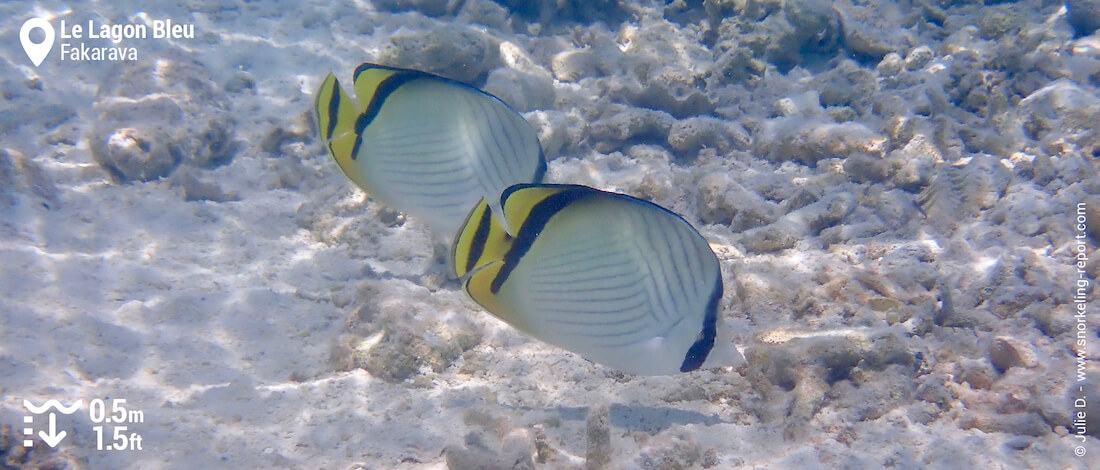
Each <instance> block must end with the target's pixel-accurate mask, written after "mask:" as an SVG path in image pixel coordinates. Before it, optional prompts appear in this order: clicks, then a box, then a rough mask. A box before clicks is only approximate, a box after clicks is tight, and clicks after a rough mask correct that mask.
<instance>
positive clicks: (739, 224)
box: [696, 172, 779, 232]
mask: <svg viewBox="0 0 1100 470" xmlns="http://www.w3.org/2000/svg"><path fill="white" fill-rule="evenodd" d="M697 188H698V192H697V194H696V207H697V211H698V214H699V220H701V221H703V223H707V224H724V225H729V227H730V229H731V230H733V231H734V232H741V231H745V230H748V229H751V228H755V227H760V226H763V225H767V224H770V223H772V222H774V221H775V219H776V214H777V213H778V212H779V211H778V207H777V205H776V204H775V203H773V202H769V201H766V200H765V199H764V198H763V197H761V196H760V195H759V194H757V193H755V192H752V191H749V190H747V189H745V188H744V187H743V186H741V184H740V183H737V182H736V181H734V180H733V179H732V178H731V177H730V176H729V175H728V174H727V173H724V172H721V173H710V174H707V175H705V176H703V177H702V178H700V179H699V182H698V184H697Z"/></svg>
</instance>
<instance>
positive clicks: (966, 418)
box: [959, 412, 1050, 437]
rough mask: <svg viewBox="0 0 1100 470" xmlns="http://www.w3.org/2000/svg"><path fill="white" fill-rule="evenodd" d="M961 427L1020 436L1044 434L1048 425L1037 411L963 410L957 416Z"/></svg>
mask: <svg viewBox="0 0 1100 470" xmlns="http://www.w3.org/2000/svg"><path fill="white" fill-rule="evenodd" d="M959 427H960V428H962V429H977V430H979V431H982V432H984V433H995V432H1003V433H1010V434H1018V435H1021V436H1035V437H1040V436H1045V435H1047V434H1050V425H1048V424H1047V423H1046V421H1043V417H1042V416H1039V414H1038V413H1014V414H990V413H978V412H965V413H963V414H962V416H961V417H960V418H959Z"/></svg>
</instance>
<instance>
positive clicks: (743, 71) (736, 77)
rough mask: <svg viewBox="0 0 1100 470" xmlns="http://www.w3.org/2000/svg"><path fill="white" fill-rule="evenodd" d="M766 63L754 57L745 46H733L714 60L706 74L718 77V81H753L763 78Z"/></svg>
mask: <svg viewBox="0 0 1100 470" xmlns="http://www.w3.org/2000/svg"><path fill="white" fill-rule="evenodd" d="M766 70H767V64H765V63H764V62H762V61H760V60H758V59H756V58H755V57H754V56H753V54H752V50H751V49H749V48H747V47H734V48H731V49H730V50H728V51H726V52H723V53H722V55H720V56H718V59H717V60H715V61H714V65H713V66H712V67H711V68H710V70H709V71H708V72H707V74H708V76H714V77H718V83H720V84H722V85H730V84H734V83H753V82H755V81H758V80H760V79H762V78H764V73H765V71H766Z"/></svg>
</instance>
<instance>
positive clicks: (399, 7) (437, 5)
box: [374, 0, 461, 16]
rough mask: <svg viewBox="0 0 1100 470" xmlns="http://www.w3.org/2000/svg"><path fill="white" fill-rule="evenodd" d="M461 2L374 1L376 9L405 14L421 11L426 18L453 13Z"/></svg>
mask: <svg viewBox="0 0 1100 470" xmlns="http://www.w3.org/2000/svg"><path fill="white" fill-rule="evenodd" d="M458 5H461V2H455V1H454V0H374V6H375V8H378V9H380V10H386V11H392V12H403V11H419V12H421V13H423V14H424V15H426V16H442V15H446V14H448V13H453V12H454V10H455V8H456V7H457V6H458Z"/></svg>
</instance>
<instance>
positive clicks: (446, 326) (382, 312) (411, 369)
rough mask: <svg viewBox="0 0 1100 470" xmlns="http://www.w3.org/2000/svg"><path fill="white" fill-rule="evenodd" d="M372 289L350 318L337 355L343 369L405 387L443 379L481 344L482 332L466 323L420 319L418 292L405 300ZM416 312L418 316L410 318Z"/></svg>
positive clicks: (408, 294) (368, 286) (421, 292)
mask: <svg viewBox="0 0 1100 470" xmlns="http://www.w3.org/2000/svg"><path fill="white" fill-rule="evenodd" d="M380 289H382V287H381V286H379V285H375V284H373V283H367V284H365V285H363V286H362V287H360V289H359V292H358V293H357V294H356V295H357V297H361V298H365V303H364V304H362V305H360V306H359V307H358V308H356V309H355V310H354V311H353V312H351V313H350V314H349V315H348V318H347V319H346V321H345V324H346V326H347V331H346V332H345V334H343V335H341V337H340V342H339V343H340V344H338V345H337V348H336V349H335V350H334V353H335V355H336V356H335V357H334V358H333V360H334V362H335V363H336V364H338V365H341V366H342V368H346V369H352V368H362V369H365V370H366V371H367V372H370V373H371V375H373V376H375V377H378V378H381V379H383V380H385V381H387V382H391V383H400V382H403V381H405V380H407V379H411V378H416V377H417V376H418V375H420V374H424V373H440V372H442V371H443V370H444V369H446V368H447V367H450V366H451V365H452V364H454V363H455V361H457V360H458V359H459V358H460V357H461V356H462V354H463V353H464V352H466V351H469V350H470V349H472V348H473V347H475V346H477V345H478V344H479V343H481V340H482V336H481V331H480V330H478V329H477V327H476V326H475V325H474V324H473V323H471V322H469V320H465V319H447V320H444V321H432V320H428V319H422V318H423V316H421V315H416V313H418V312H417V310H419V309H421V308H424V307H423V303H422V302H423V299H422V298H421V296H423V295H427V291H425V290H421V289H419V288H418V289H416V290H414V291H412V292H405V293H403V294H401V295H399V296H390V297H387V296H383V295H380V293H379V292H380ZM410 310H413V312H410Z"/></svg>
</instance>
